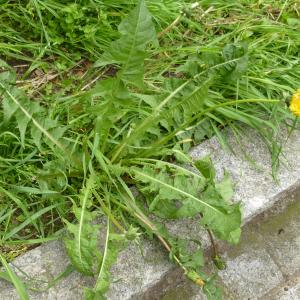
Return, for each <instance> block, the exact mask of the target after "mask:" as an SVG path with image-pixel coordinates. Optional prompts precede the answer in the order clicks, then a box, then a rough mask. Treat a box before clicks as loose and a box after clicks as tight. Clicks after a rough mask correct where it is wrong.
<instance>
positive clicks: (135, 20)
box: [95, 0, 157, 87]
mask: <svg viewBox="0 0 300 300" xmlns="http://www.w3.org/2000/svg"><path fill="white" fill-rule="evenodd" d="M118 29H119V32H120V34H121V38H120V39H118V40H116V41H114V42H112V43H111V45H110V48H109V50H107V51H106V52H105V53H104V54H103V55H102V57H101V58H100V59H99V60H98V61H97V62H96V63H95V67H100V66H104V65H107V64H119V65H121V66H122V69H121V71H120V73H119V76H120V77H121V78H122V80H124V81H125V82H128V83H131V84H134V85H137V86H139V87H141V86H142V85H143V74H144V59H145V57H146V50H145V48H146V45H147V44H149V43H150V42H153V43H156V42H157V39H156V32H155V28H154V25H153V23H152V17H151V14H150V13H149V11H148V9H147V7H146V5H145V2H144V0H141V1H139V3H138V5H137V6H136V8H134V9H133V10H132V11H131V12H130V14H129V15H128V17H127V18H126V19H124V20H123V21H122V22H121V23H120V25H119V27H118Z"/></svg>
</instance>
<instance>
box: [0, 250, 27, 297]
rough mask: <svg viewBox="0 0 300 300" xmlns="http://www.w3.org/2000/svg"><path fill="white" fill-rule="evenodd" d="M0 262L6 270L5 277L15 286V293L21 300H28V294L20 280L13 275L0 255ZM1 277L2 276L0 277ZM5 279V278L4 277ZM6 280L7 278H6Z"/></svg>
mask: <svg viewBox="0 0 300 300" xmlns="http://www.w3.org/2000/svg"><path fill="white" fill-rule="evenodd" d="M0 260H1V263H2V265H3V267H4V268H5V270H6V273H7V275H8V276H7V277H9V278H10V280H11V282H12V284H13V285H14V286H15V288H16V290H17V293H18V295H19V297H20V299H21V300H29V296H28V293H27V291H26V288H25V285H24V283H23V282H22V281H21V280H20V278H19V277H18V276H17V275H16V274H15V273H14V271H13V270H12V269H11V267H10V266H9V264H8V263H7V262H6V260H5V258H4V257H3V256H2V255H1V254H0ZM2 277H3V276H2ZM4 277H6V276H4ZM7 279H8V278H7Z"/></svg>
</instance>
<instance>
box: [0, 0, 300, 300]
mask: <svg viewBox="0 0 300 300" xmlns="http://www.w3.org/2000/svg"><path fill="white" fill-rule="evenodd" d="M2 2H3V1H2ZM4 2H5V3H3V4H2V3H1V6H0V24H1V25H2V26H1V27H0V57H1V60H0V70H1V73H0V92H1V98H2V99H1V102H2V106H1V107H2V108H1V111H0V116H1V117H0V238H1V239H0V250H1V252H2V253H3V254H4V255H5V257H6V259H9V258H12V257H14V255H13V254H10V253H9V251H8V250H7V249H13V248H14V247H15V248H16V249H24V248H25V249H27V248H28V247H29V248H30V247H32V246H34V245H38V244H40V243H44V242H47V241H49V240H53V239H58V238H62V237H64V238H66V247H67V250H68V253H69V255H70V259H71V261H72V263H73V265H74V266H75V268H77V270H79V271H81V272H83V273H84V274H87V275H95V274H97V275H96V277H97V278H98V280H97V284H96V286H95V287H94V288H93V289H91V290H87V291H86V297H87V298H88V299H98V298H95V297H100V295H103V293H104V292H105V291H106V290H107V288H108V283H109V281H110V279H109V267H110V265H111V264H112V263H113V262H114V260H115V259H116V256H117V253H118V252H119V251H120V250H121V249H123V248H124V247H125V246H126V244H128V242H129V240H133V239H134V240H135V241H136V242H138V238H139V236H140V234H145V235H153V234H154V235H155V236H156V237H157V239H158V240H159V241H160V242H162V243H163V245H164V246H165V248H166V249H167V250H168V251H169V252H170V256H171V257H172V259H173V261H175V262H176V263H177V264H178V265H179V266H180V267H181V268H182V269H183V270H184V272H185V273H186V274H187V276H188V277H189V278H190V279H192V280H193V281H195V282H196V283H198V284H199V282H200V283H201V284H200V285H202V283H205V285H204V290H206V291H207V292H208V293H210V292H212V290H214V292H215V296H214V297H215V298H214V299H216V297H217V294H218V292H217V291H216V290H215V289H214V288H213V287H211V281H210V278H209V277H207V276H206V275H205V274H202V273H199V268H200V267H201V263H200V264H199V257H200V256H201V255H202V252H201V251H202V250H201V249H197V251H196V252H195V253H193V254H191V253H187V250H186V249H185V241H182V240H179V239H178V238H177V237H173V236H171V235H170V234H169V233H168V232H167V231H166V229H164V228H162V225H161V224H160V223H158V224H156V223H154V221H153V220H152V216H153V215H156V216H158V217H160V218H179V217H190V216H194V215H197V214H199V213H201V214H202V217H201V218H200V219H201V220H202V221H201V222H200V223H201V225H202V226H204V227H205V228H206V229H208V230H211V231H212V232H213V234H214V235H215V237H217V238H220V239H224V240H227V241H229V242H232V243H236V242H237V241H238V238H239V232H240V229H239V226H240V210H239V207H238V206H237V205H232V204H230V203H228V202H227V201H229V198H230V197H229V198H228V199H224V197H222V193H223V192H224V190H219V189H220V186H221V187H222V188H224V189H226V191H227V192H226V194H228V191H229V195H232V191H231V186H230V183H229V181H228V180H224V182H223V184H221V185H220V184H219V185H218V184H216V183H215V178H214V171H213V166H212V165H211V163H210V162H209V160H205V161H200V162H196V163H194V162H191V160H190V159H189V157H188V151H189V149H190V148H191V147H192V146H194V145H196V144H199V143H200V142H201V141H203V140H205V139H207V138H209V137H211V136H213V135H217V137H218V138H219V141H220V143H221V144H222V145H223V147H225V148H227V149H230V150H232V151H234V150H235V149H232V146H231V145H230V144H228V141H227V140H226V138H225V136H223V131H222V129H223V128H224V127H226V126H227V127H230V128H231V129H232V130H233V132H234V133H235V135H236V138H237V139H240V138H241V136H243V135H244V134H245V126H247V127H251V128H254V129H255V130H256V131H257V132H258V133H259V134H260V135H261V136H262V138H263V139H264V140H265V142H266V145H267V147H268V148H269V150H270V155H272V158H273V160H272V161H273V169H274V176H275V175H276V168H277V166H278V160H277V158H278V153H279V152H280V150H281V145H280V143H279V141H278V140H277V135H278V133H279V132H280V129H281V128H282V127H281V126H282V125H283V123H285V124H287V125H288V126H293V117H292V116H291V115H290V113H289V112H288V110H287V105H286V102H287V101H289V99H290V97H291V95H292V94H293V93H294V91H295V90H296V89H298V88H299V80H300V64H299V60H300V56H299V46H300V34H299V32H300V21H299V14H300V5H299V3H298V1H254V0H251V1H250V0H248V1H246V0H245V1H234V2H232V3H228V1H200V2H199V3H200V4H199V6H197V7H194V8H192V7H191V5H192V3H193V1H183V0H180V1H179V0H178V1H168V0H166V1H158V0H157V1H146V3H147V7H148V9H149V12H147V11H146V10H145V9H143V8H141V7H140V11H139V13H140V15H141V16H142V18H141V21H140V22H138V21H136V20H138V18H137V14H138V12H137V11H135V14H134V13H133V15H131V17H130V18H129V21H126V17H127V16H128V14H129V13H131V14H132V10H133V9H134V8H135V7H136V5H137V3H138V2H137V1H121V0H113V1H96V0H94V1H69V0H65V1H56V0H47V1H40V0H31V1H4ZM150 16H152V21H151V18H150ZM124 20H125V21H124ZM174 20H176V22H175V23H174ZM121 22H122V23H121ZM126 22H127V23H126ZM120 23H121V24H123V25H121V26H120V27H118V26H119V24H120ZM170 24H172V25H171V26H170ZM143 26H144V27H143ZM118 28H119V29H118ZM141 32H142V34H140V33H141ZM156 36H157V37H158V38H157V39H156ZM112 42H113V44H111V43H112ZM247 127H246V128H247ZM246 155H250V156H251V153H246ZM176 161H177V162H179V163H189V164H191V165H193V164H195V167H197V168H198V170H199V171H200V175H195V174H193V173H191V172H189V171H186V170H184V169H182V168H181V167H179V166H178V165H177V164H174V162H176ZM207 170H209V172H208V171H207ZM133 186H136V187H138V189H139V190H140V195H139V196H137V197H135V196H134V195H133V193H132V187H133ZM174 199H182V200H180V201H181V206H180V209H178V203H177V202H176V203H174ZM210 199H214V200H213V201H212V200H210ZM220 207H221V209H220ZM99 216H102V218H104V219H106V224H107V226H106V232H107V234H106V242H105V247H104V249H102V250H101V251H102V254H101V255H100V254H99V253H98V250H97V247H96V246H95V245H97V236H96V233H97V231H98V227H97V226H95V225H93V224H94V223H93V220H94V219H96V218H98V217H99ZM22 247H24V248H22ZM17 251H19V250H17ZM19 252H22V251H19ZM196 258H197V259H196ZM3 259H4V258H3ZM3 261H5V260H3ZM200 261H201V260H200ZM199 274H201V276H200V275H199ZM200 277H201V279H200ZM28 287H29V288H30V286H28ZM89 297H90V298H89ZM92 297H94V298H92Z"/></svg>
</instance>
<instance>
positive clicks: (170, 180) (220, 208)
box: [132, 160, 241, 243]
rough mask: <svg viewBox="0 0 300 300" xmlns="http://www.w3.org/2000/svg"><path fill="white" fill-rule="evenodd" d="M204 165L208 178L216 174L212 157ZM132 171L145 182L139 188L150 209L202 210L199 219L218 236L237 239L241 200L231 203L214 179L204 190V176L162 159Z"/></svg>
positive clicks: (165, 213)
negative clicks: (165, 162) (164, 162)
mask: <svg viewBox="0 0 300 300" xmlns="http://www.w3.org/2000/svg"><path fill="white" fill-rule="evenodd" d="M167 166H168V167H167ZM204 166H205V168H204V170H205V172H204V173H205V174H206V175H207V176H208V177H209V178H211V177H214V175H213V176H212V175H211V173H210V172H211V168H212V165H211V161H210V160H206V161H205V164H204ZM207 166H208V168H207ZM200 169H202V167H200ZM207 170H208V171H209V172H207ZM132 173H133V175H134V178H135V180H136V181H139V182H141V183H142V185H141V186H140V191H141V192H142V193H143V194H144V196H145V198H146V199H147V202H148V203H149V209H150V211H152V212H154V213H156V214H157V215H158V216H161V217H167V218H177V217H188V216H194V215H195V214H197V213H201V214H202V218H201V221H200V223H201V224H202V225H204V226H205V227H207V228H209V229H211V230H212V231H213V232H214V234H215V235H216V236H217V237H218V238H220V239H223V240H227V241H229V242H232V243H236V242H237V240H238V238H239V234H240V229H239V228H240V224H241V210H240V204H239V203H238V204H233V205H231V204H230V203H228V202H227V201H224V199H223V198H222V197H221V196H220V195H219V193H218V191H217V190H216V188H215V186H214V182H210V183H208V185H207V186H206V187H205V189H204V190H203V188H204V183H203V178H202V180H200V179H199V177H197V176H196V175H195V174H194V175H193V174H191V172H190V173H189V171H183V170H182V169H179V168H176V167H174V168H173V169H172V168H171V164H169V165H164V164H163V163H156V165H153V166H150V165H147V166H145V167H144V168H143V169H138V168H132ZM198 176H199V175H198Z"/></svg>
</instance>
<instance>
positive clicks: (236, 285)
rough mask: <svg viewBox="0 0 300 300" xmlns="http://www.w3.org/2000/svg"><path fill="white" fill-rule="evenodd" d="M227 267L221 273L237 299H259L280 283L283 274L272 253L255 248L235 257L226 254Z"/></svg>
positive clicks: (224, 281)
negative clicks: (271, 255)
mask: <svg viewBox="0 0 300 300" xmlns="http://www.w3.org/2000/svg"><path fill="white" fill-rule="evenodd" d="M225 261H226V264H227V268H226V269H225V270H223V271H221V272H220V273H219V276H220V277H221V278H222V280H223V283H224V284H225V285H226V286H227V288H228V289H229V290H230V293H231V294H232V295H233V296H234V297H235V299H238V300H241V299H245V300H247V299H251V300H254V299H257V298H258V297H260V296H262V295H264V294H265V293H266V292H268V291H269V290H271V289H272V288H274V287H275V286H276V285H278V284H279V283H280V282H281V281H282V280H283V276H282V274H281V272H280V270H279V268H278V267H277V265H276V264H275V263H274V261H273V260H272V258H271V257H270V255H269V254H268V253H267V252H266V251H265V250H264V249H260V250H253V251H249V252H247V253H243V254H241V255H239V256H237V257H235V258H233V259H232V258H230V257H228V256H225Z"/></svg>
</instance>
